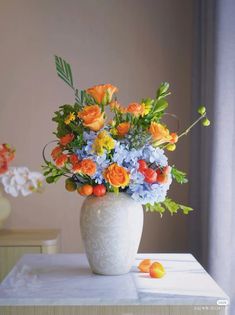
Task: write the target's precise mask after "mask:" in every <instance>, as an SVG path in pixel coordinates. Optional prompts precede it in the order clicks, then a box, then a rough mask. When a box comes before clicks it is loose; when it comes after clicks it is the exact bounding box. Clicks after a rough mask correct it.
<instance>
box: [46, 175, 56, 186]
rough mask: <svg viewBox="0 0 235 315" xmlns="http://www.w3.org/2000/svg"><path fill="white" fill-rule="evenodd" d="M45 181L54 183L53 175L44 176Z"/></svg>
mask: <svg viewBox="0 0 235 315" xmlns="http://www.w3.org/2000/svg"><path fill="white" fill-rule="evenodd" d="M46 182H47V184H51V183H54V177H53V176H49V177H47V178H46Z"/></svg>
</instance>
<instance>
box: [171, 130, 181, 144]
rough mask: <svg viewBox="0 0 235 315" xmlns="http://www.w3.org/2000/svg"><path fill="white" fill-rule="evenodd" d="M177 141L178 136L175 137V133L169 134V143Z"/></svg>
mask: <svg viewBox="0 0 235 315" xmlns="http://www.w3.org/2000/svg"><path fill="white" fill-rule="evenodd" d="M178 139H179V137H178V135H177V133H175V132H172V133H171V140H170V143H173V144H174V143H176V142H177V141H178Z"/></svg>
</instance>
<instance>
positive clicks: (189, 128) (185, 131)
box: [178, 113, 206, 138]
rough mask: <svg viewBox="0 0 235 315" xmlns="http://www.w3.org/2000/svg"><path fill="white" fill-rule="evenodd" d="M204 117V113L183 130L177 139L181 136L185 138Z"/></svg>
mask: <svg viewBox="0 0 235 315" xmlns="http://www.w3.org/2000/svg"><path fill="white" fill-rule="evenodd" d="M204 117H206V113H204V114H203V115H201V116H200V117H199V118H198V119H197V120H196V121H194V123H192V125H190V126H189V127H188V128H187V129H185V130H184V131H183V132H182V133H181V134H180V135H179V136H178V138H181V137H182V136H186V135H187V134H188V133H189V131H190V130H191V129H192V128H193V127H194V126H195V125H196V124H197V123H199V121H200V120H202V119H203V118H204Z"/></svg>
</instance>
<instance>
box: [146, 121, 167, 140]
mask: <svg viewBox="0 0 235 315" xmlns="http://www.w3.org/2000/svg"><path fill="white" fill-rule="evenodd" d="M149 132H150V133H151V135H152V137H153V139H154V141H157V142H158V144H162V143H164V142H170V141H171V139H172V137H171V135H170V132H169V130H168V129H167V128H166V127H165V126H163V125H161V124H159V123H156V122H151V125H150V128H149Z"/></svg>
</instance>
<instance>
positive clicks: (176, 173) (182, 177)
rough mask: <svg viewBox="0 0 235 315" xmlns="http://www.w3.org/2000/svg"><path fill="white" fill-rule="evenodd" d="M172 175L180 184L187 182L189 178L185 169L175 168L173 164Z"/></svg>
mask: <svg viewBox="0 0 235 315" xmlns="http://www.w3.org/2000/svg"><path fill="white" fill-rule="evenodd" d="M171 175H172V177H173V179H175V180H176V181H177V183H179V184H186V183H187V182H188V179H187V178H186V175H187V174H186V173H185V172H183V171H180V170H178V169H177V168H175V166H172V168H171Z"/></svg>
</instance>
